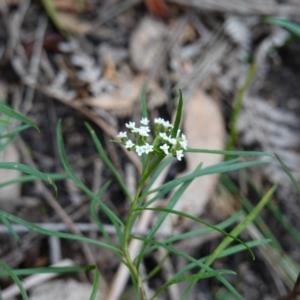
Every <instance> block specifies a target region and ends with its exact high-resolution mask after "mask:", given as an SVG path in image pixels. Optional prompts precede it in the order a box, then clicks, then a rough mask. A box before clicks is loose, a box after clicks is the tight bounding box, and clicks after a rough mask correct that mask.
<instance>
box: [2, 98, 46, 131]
mask: <svg viewBox="0 0 300 300" xmlns="http://www.w3.org/2000/svg"><path fill="white" fill-rule="evenodd" d="M0 112H3V113H4V114H6V115H7V116H9V117H11V118H13V119H15V120H18V121H21V122H23V123H25V124H27V125H29V126H31V127H33V128H35V129H36V130H37V131H40V130H39V128H38V126H37V125H36V124H35V123H34V122H32V121H31V120H30V119H28V118H26V117H25V116H23V115H21V114H19V113H17V112H16V111H14V110H13V109H11V108H10V107H8V106H6V105H5V104H3V103H0Z"/></svg>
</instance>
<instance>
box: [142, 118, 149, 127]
mask: <svg viewBox="0 0 300 300" xmlns="http://www.w3.org/2000/svg"><path fill="white" fill-rule="evenodd" d="M149 122H150V121H149V120H148V119H147V118H142V120H141V124H143V125H145V126H147V125H148V124H149Z"/></svg>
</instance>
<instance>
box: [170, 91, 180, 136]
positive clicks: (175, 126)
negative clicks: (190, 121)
mask: <svg viewBox="0 0 300 300" xmlns="http://www.w3.org/2000/svg"><path fill="white" fill-rule="evenodd" d="M182 108H183V99H182V91H181V89H179V101H178V106H177V112H176V117H175V122H174V127H173V129H172V133H171V137H172V138H176V136H177V132H178V129H179V128H180V122H181V116H182Z"/></svg>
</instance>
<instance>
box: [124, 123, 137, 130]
mask: <svg viewBox="0 0 300 300" xmlns="http://www.w3.org/2000/svg"><path fill="white" fill-rule="evenodd" d="M125 126H126V127H127V128H129V129H135V122H129V123H126V124H125Z"/></svg>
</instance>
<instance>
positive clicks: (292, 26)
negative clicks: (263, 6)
mask: <svg viewBox="0 0 300 300" xmlns="http://www.w3.org/2000/svg"><path fill="white" fill-rule="evenodd" d="M265 22H266V23H268V24H273V25H277V26H280V27H282V28H284V29H286V30H288V31H289V32H291V33H292V34H294V35H296V36H297V37H300V24H297V23H294V22H292V21H290V20H286V19H282V18H276V17H267V18H265Z"/></svg>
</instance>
